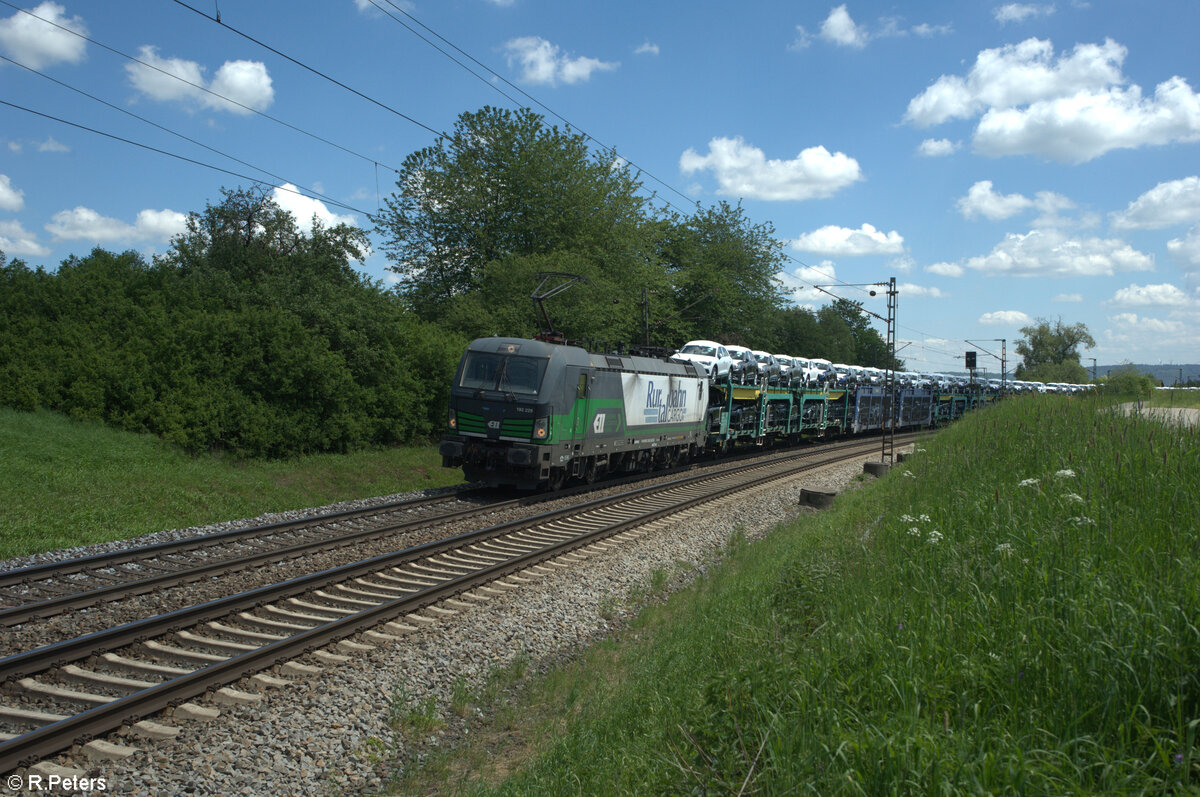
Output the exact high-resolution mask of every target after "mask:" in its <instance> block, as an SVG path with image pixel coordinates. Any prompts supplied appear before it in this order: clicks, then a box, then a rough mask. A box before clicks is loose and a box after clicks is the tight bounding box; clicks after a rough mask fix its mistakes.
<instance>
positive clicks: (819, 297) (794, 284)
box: [775, 260, 838, 307]
mask: <svg viewBox="0 0 1200 797" xmlns="http://www.w3.org/2000/svg"><path fill="white" fill-rule="evenodd" d="M775 278H776V279H778V280H779V281H780V282H782V283H783V288H784V291H785V292H786V293H787V295H788V296H789V297H790V298H791V299H792V301H793V302H795V303H796V304H799V305H802V306H806V307H814V306H816V305H818V304H825V303H826V302H830V301H833V297H832V296H830V295H829V294H828V293H822V292H821V291H819V290H817V289H816V288H813V287H810V286H812V285H832V284H834V283H836V282H837V281H838V279H837V268H836V267H835V266H834V264H833V262H832V261H829V260H824V261H822V262H821V263H820V264H818V265H816V266H801V267H800V268H796V269H793V270H792V271H780V272H779V273H778V274H776V275H775Z"/></svg>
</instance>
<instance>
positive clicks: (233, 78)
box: [204, 61, 275, 113]
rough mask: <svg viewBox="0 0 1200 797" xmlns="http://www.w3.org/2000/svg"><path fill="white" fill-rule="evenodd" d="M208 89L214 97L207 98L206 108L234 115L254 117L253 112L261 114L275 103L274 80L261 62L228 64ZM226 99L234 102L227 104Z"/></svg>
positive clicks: (219, 71)
mask: <svg viewBox="0 0 1200 797" xmlns="http://www.w3.org/2000/svg"><path fill="white" fill-rule="evenodd" d="M208 89H209V91H211V92H212V94H205V95H204V103H205V104H206V105H208V106H209V107H210V108H214V109H217V110H226V111H232V112H233V113H250V111H249V109H251V108H253V109H255V110H258V111H261V110H263V109H264V108H267V107H269V106H270V105H271V103H272V102H274V100H275V89H274V87H273V86H272V85H271V76H270V75H269V74H268V73H267V67H266V64H263V63H262V62H261V61H226V62H225V63H224V64H222V65H221V68H220V69H218V70H217V74H216V75H215V76H214V77H213V81H212V84H211V85H210V86H209V87H208ZM214 95H219V96H214ZM222 97H227V98H229V99H230V100H232V101H233V102H226V101H225V100H223V99H221V98H222Z"/></svg>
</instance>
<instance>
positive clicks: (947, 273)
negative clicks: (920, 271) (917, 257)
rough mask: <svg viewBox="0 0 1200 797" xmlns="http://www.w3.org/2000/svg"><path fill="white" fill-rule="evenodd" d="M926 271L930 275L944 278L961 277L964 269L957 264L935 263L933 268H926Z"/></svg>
mask: <svg viewBox="0 0 1200 797" xmlns="http://www.w3.org/2000/svg"><path fill="white" fill-rule="evenodd" d="M925 270H926V271H928V272H929V273H930V274H937V275H938V276H942V277H961V276H962V275H963V268H962V266H960V265H957V264H956V263H934V264H933V265H932V266H926V267H925Z"/></svg>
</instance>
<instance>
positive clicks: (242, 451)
mask: <svg viewBox="0 0 1200 797" xmlns="http://www.w3.org/2000/svg"><path fill="white" fill-rule="evenodd" d="M372 222H373V223H374V225H375V229H376V231H377V232H378V234H379V236H380V238H381V239H382V241H383V244H382V249H383V251H384V252H385V253H386V254H387V255H388V257H389V259H390V262H391V265H390V268H391V269H392V270H393V271H394V272H395V273H396V275H397V278H398V282H397V284H396V285H395V286H393V287H388V286H386V285H384V284H383V283H381V282H378V281H375V280H371V279H369V278H367V277H365V276H363V275H362V274H361V273H360V272H358V271H357V270H356V269H355V264H356V263H357V262H360V261H361V259H362V258H363V256H364V255H365V254H366V252H367V251H368V246H369V244H368V240H367V237H366V235H365V233H364V232H363V231H362V230H359V229H357V228H354V227H350V226H347V225H343V224H339V225H335V226H325V225H322V224H320V223H319V222H317V221H316V220H314V223H313V226H312V229H311V232H305V231H303V230H302V229H301V228H300V227H299V226H298V225H297V222H296V219H294V218H292V217H291V215H290V214H288V213H287V212H286V211H284V210H282V209H281V208H279V207H278V205H276V204H275V203H274V202H273V201H272V200H271V198H270V196H269V195H268V194H267V193H266V192H265V191H264V190H263V189H260V188H249V189H246V188H238V189H232V190H223V191H222V196H221V199H220V201H219V202H217V203H216V204H210V205H208V206H207V207H206V208H205V209H204V210H203V211H199V212H193V213H191V214H190V215H189V216H188V221H187V228H186V231H185V232H184V233H183V234H181V235H179V236H177V237H176V238H175V239H174V240H173V241H172V242H171V244H170V247H169V249H168V251H167V252H166V253H165V254H163V255H160V256H156V257H154V258H152V259H151V260H147V259H146V258H145V257H143V256H142V255H141V254H139V253H137V252H133V251H126V252H119V253H118V252H110V251H107V250H104V249H100V248H97V249H93V250H92V251H91V252H90V253H89V254H87V255H85V256H82V257H76V256H72V257H70V258H68V259H67V260H65V261H63V262H62V263H61V264H60V265H59V266H58V267H57V268H54V269H46V268H44V267H42V266H37V267H32V266H30V265H29V264H27V263H25V262H24V261H22V260H19V259H13V260H8V259H7V258H5V257H4V255H3V253H0V318H2V320H3V324H2V325H0V405H4V406H9V407H15V408H18V409H35V408H47V409H51V410H55V411H60V412H64V413H67V414H70V415H72V416H75V417H79V418H90V419H100V420H103V421H105V422H107V423H109V424H112V425H114V426H116V427H118V428H121V429H126V430H131V431H145V432H151V433H154V434H157V435H160V436H162V437H163V438H164V439H166V440H168V441H170V442H172V443H175V444H178V445H179V446H181V447H183V448H184V449H186V450H189V451H194V452H200V451H211V450H220V451H229V452H234V453H236V454H239V455H246V456H271V457H282V456H291V455H296V454H303V453H314V452H325V451H332V452H344V451H350V450H354V449H358V448H363V447H368V446H383V445H393V444H397V443H405V442H411V441H415V440H419V439H423V438H426V437H428V436H430V435H432V434H436V433H437V432H439V431H440V430H441V428H442V425H443V423H444V414H445V406H446V398H447V394H448V390H449V384H450V381H451V379H452V376H453V372H454V369H455V366H456V364H457V361H458V358H459V356H460V355H461V353H462V350H463V348H464V347H465V345H466V342H467V341H468V340H470V339H471V338H474V337H479V336H485V335H492V334H499V335H511V336H518V337H528V336H531V335H532V334H534V333H535V332H536V331H537V330H538V327H539V322H538V318H537V316H536V314H535V311H534V306H533V304H532V303H531V302H530V298H529V297H530V292H531V291H532V290H533V288H534V286H536V285H537V284H538V281H539V275H540V274H543V273H545V272H566V273H570V274H574V275H578V276H580V277H582V278H584V280H585V281H584V282H581V283H579V284H578V285H576V286H575V287H573V288H572V289H571V290H569V291H567V292H564V293H562V294H560V295H559V296H557V297H555V298H554V300H553V303H552V304H549V305H548V309H549V311H550V313H551V314H552V317H553V319H554V321H555V325H556V326H557V327H558V328H559V329H560V330H561V331H562V332H564V333H565V334H566V335H567V336H568V337H570V338H575V339H593V340H604V341H618V340H621V341H628V342H639V343H640V342H643V337H644V336H645V335H646V333H647V329H648V330H649V335H650V338H651V339H650V341H649V342H650V343H652V344H656V345H660V346H678V345H679V344H681V343H682V342H684V341H685V340H688V339H694V338H711V339H716V340H720V341H722V342H725V343H737V344H741V345H747V346H750V347H752V348H761V349H767V350H769V351H773V352H778V353H788V354H796V355H802V356H808V357H825V358H827V359H830V360H833V361H835V362H854V363H858V364H862V365H875V366H879V367H884V366H886V365H887V360H888V357H889V352H888V351H887V349H886V346H885V344H884V341H883V339H882V337H881V336H880V335H879V334H878V332H876V331H875V330H874V329H873V328H872V327H871V325H870V324H869V323H868V321H867V319H866V318H865V316H864V314H863V313H862V311H861V305H860V304H858V303H856V302H851V301H848V300H838V301H836V302H834V303H833V304H831V305H829V306H826V307H823V308H821V309H820V310H819V311H815V312H814V311H812V310H808V309H806V308H799V307H795V306H790V305H789V304H788V303H787V302H786V300H785V299H786V297H785V296H784V294H783V291H782V286H781V285H780V283H779V282H778V280H777V279H776V277H775V275H776V274H777V273H778V272H779V271H780V270H781V268H782V264H783V255H782V244H781V243H780V242H779V241H778V240H777V239H776V237H775V234H774V230H773V228H772V227H771V225H770V224H756V223H753V222H752V221H751V220H750V219H749V218H748V217H747V216H746V214H745V212H744V211H743V209H742V208H741V207H740V206H737V205H730V204H729V203H725V202H719V203H717V204H715V205H713V206H710V207H698V208H697V209H696V211H695V212H694V213H692V214H690V215H686V216H685V215H682V214H679V213H676V212H671V211H665V210H662V209H656V208H654V207H653V205H652V202H651V199H650V198H649V197H648V196H647V192H646V191H645V190H644V187H643V185H642V183H641V181H640V175H638V174H637V173H636V172H635V171H634V170H632V169H631V168H630V167H629V166H628V165H627V164H626V163H625V162H623V161H621V160H620V159H619V158H617V157H616V156H615V155H613V154H611V153H605V152H597V151H595V150H593V149H591V148H590V147H589V146H588V141H587V139H586V137H585V136H583V135H580V134H577V133H573V132H570V131H563V130H560V129H558V128H557V127H554V126H549V125H547V124H546V122H545V120H544V119H543V118H542V117H541V116H539V115H538V114H535V113H533V112H531V111H528V110H520V111H508V110H503V109H496V108H484V109H481V110H479V111H477V112H473V113H465V114H463V115H462V116H460V117H459V120H458V122H457V123H456V125H455V127H454V129H453V131H452V132H450V133H448V134H446V135H444V136H442V137H440V138H439V139H438V140H436V141H435V143H434V144H432V145H431V146H429V147H426V148H424V149H422V150H419V151H418V152H415V153H413V154H412V155H410V156H409V157H408V158H406V159H405V161H404V164H403V166H402V168H401V173H400V175H399V176H398V179H397V183H396V190H395V192H394V193H393V194H392V196H391V197H389V198H388V199H387V201H386V202H385V204H384V205H383V206H382V208H381V210H380V212H379V213H378V214H377V215H376V216H374V217H373V218H372ZM645 319H649V323H645Z"/></svg>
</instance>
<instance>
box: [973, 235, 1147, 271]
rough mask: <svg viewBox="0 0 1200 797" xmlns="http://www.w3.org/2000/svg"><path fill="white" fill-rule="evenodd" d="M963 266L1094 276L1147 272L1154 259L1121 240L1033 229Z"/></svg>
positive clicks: (984, 269) (977, 268) (981, 269)
mask: <svg viewBox="0 0 1200 797" xmlns="http://www.w3.org/2000/svg"><path fill="white" fill-rule="evenodd" d="M965 265H966V267H967V268H969V269H973V270H975V271H981V272H983V273H985V274H988V275H990V276H1009V277H1097V276H1112V275H1113V274H1115V273H1117V272H1119V271H1150V270H1152V269H1153V268H1154V258H1153V256H1151V255H1147V254H1144V253H1142V252H1139V251H1137V250H1136V249H1134V248H1133V247H1131V246H1130V245H1129V244H1127V243H1125V242H1124V241H1122V240H1120V239H1102V238H1086V239H1081V238H1068V237H1067V236H1066V235H1065V234H1063V233H1062V232H1061V231H1059V230H1056V229H1035V230H1031V231H1030V232H1029V233H1028V234H1026V235H1020V234H1017V233H1010V234H1008V235H1007V236H1005V238H1004V240H1003V241H1001V242H1000V243H998V244H996V246H995V248H994V249H992V251H991V253H990V254H987V255H981V256H978V257H972V258H970V259H968V260H967V262H966V263H965Z"/></svg>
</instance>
